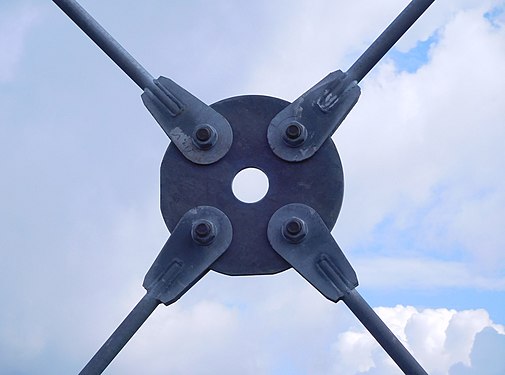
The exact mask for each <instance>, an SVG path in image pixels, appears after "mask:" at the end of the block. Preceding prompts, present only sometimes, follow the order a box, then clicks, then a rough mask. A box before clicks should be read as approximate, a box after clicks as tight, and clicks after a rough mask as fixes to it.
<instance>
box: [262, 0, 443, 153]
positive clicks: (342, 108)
mask: <svg viewBox="0 0 505 375" xmlns="http://www.w3.org/2000/svg"><path fill="white" fill-rule="evenodd" d="M433 2H434V0H413V1H411V2H410V4H409V5H408V6H407V7H406V8H405V9H404V10H403V11H402V12H401V13H400V15H398V17H396V19H395V20H394V21H393V22H392V23H391V24H390V25H389V26H388V27H387V28H386V30H384V32H383V33H382V34H381V35H380V36H379V37H378V38H377V39H376V40H375V41H374V42H373V43H372V45H371V46H370V47H369V48H368V49H367V50H366V51H365V52H364V53H363V54H362V55H361V56H360V57H359V58H358V59H357V60H356V62H355V63H354V64H353V65H352V66H351V67H350V68H349V70H348V71H347V72H346V73H343V72H342V71H340V70H337V71H335V72H333V73H330V74H329V75H328V76H327V77H325V78H324V79H323V80H322V81H320V82H319V83H317V84H316V85H315V86H314V87H312V88H311V89H309V90H308V91H307V92H305V93H304V94H303V95H302V96H300V97H299V98H298V99H296V100H295V101H294V102H293V103H292V104H290V105H289V106H287V107H286V108H285V109H284V110H282V111H281V112H279V114H277V115H276V116H275V117H274V118H273V119H272V122H271V124H270V126H269V128H268V143H269V144H270V147H271V148H272V151H273V152H274V153H275V154H276V155H277V156H278V157H280V158H281V159H283V160H286V161H292V162H300V161H302V160H306V159H308V158H311V157H312V156H313V155H314V154H315V153H316V152H317V151H318V150H319V148H320V147H321V145H322V144H323V143H324V142H325V141H326V139H327V138H329V137H331V135H332V134H333V133H334V132H335V130H337V128H338V126H339V125H340V124H341V123H342V122H343V121H344V119H345V118H346V116H347V115H348V113H349V112H350V111H351V109H352V108H353V107H354V105H355V104H356V102H357V101H358V98H359V95H360V88H359V87H358V86H357V83H358V82H360V81H361V79H363V77H365V75H366V74H367V73H368V72H369V71H370V70H371V69H372V68H373V67H374V66H375V65H376V64H377V63H378V62H379V61H380V59H381V58H382V57H383V56H384V55H385V54H386V53H387V52H388V51H389V50H390V49H391V47H393V45H394V44H395V43H396V42H397V41H398V40H399V39H400V38H401V37H402V35H403V34H404V33H405V32H406V31H407V30H408V29H409V28H410V27H411V26H412V25H413V24H414V22H415V21H416V20H417V19H418V18H419V17H420V16H421V15H422V14H423V13H424V12H425V11H426V9H428V7H429V6H430V5H431V4H432V3H433Z"/></svg>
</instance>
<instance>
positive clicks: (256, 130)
mask: <svg viewBox="0 0 505 375" xmlns="http://www.w3.org/2000/svg"><path fill="white" fill-rule="evenodd" d="M288 104H289V103H288V102H286V101H284V100H281V99H277V98H272V97H267V96H257V95H251V96H239V97H234V98H230V99H225V100H222V101H220V102H217V103H215V104H213V105H212V106H211V107H212V108H214V109H215V110H216V111H218V112H219V113H221V114H222V115H223V116H224V117H225V118H226V119H227V120H228V121H229V123H230V125H231V127H232V129H233V144H232V146H231V149H230V150H229V152H228V153H227V154H226V156H225V157H224V158H222V159H221V160H219V161H218V162H216V163H214V164H210V165H197V164H193V163H191V162H190V161H189V160H187V159H186V158H185V157H184V156H182V154H181V153H180V152H179V150H178V149H177V148H176V147H175V146H173V145H172V144H170V145H169V147H168V149H167V151H166V153H165V157H164V158H163V162H162V164H161V212H162V214H163V218H164V220H165V223H166V225H167V227H168V229H169V230H170V231H172V230H173V229H174V228H175V226H176V224H177V222H178V221H179V219H180V218H181V217H182V216H183V215H184V214H185V213H186V211H188V210H189V209H191V208H193V207H196V206H202V205H206V206H213V207H216V208H218V209H220V210H221V211H223V212H224V213H225V214H226V215H227V216H228V218H229V219H230V221H231V223H232V226H233V240H232V243H231V245H230V247H229V248H228V250H227V251H226V252H225V253H224V255H223V256H221V257H220V258H219V259H218V260H217V261H216V262H215V263H214V264H213V266H212V269H213V270H214V271H217V272H220V273H224V274H227V275H258V274H273V273H277V272H281V271H284V270H286V269H288V268H290V265H289V264H288V263H286V261H285V260H283V259H282V258H281V257H280V256H279V255H278V254H277V253H276V252H275V251H274V250H273V249H272V248H271V246H270V244H269V242H268V238H267V226H268V221H269V220H270V217H271V216H272V215H273V214H274V212H275V211H277V209H279V208H280V207H282V206H284V205H286V204H289V203H303V204H306V205H308V206H310V207H312V208H314V209H315V210H316V211H317V212H318V213H319V215H320V216H321V218H322V219H323V221H324V222H325V224H326V226H327V227H328V228H330V229H331V228H333V225H334V224H335V222H336V220H337V217H338V213H339V211H340V207H341V205H342V198H343V188H344V183H343V173H342V165H341V163H340V158H339V156H338V153H337V149H336V148H335V145H334V144H333V141H332V140H331V139H328V140H327V141H326V142H325V143H324V144H323V146H322V147H321V148H320V149H319V151H318V152H317V153H316V154H315V155H314V156H313V157H311V158H309V159H307V160H304V161H303V162H299V163H291V162H286V161H284V160H282V159H280V158H278V157H277V156H276V155H275V154H274V153H273V152H272V150H271V149H270V146H269V145H268V141H267V128H268V125H269V124H270V121H271V120H272V118H273V117H274V116H275V115H276V114H277V113H279V111H281V110H282V109H284V108H285V107H286V106H287V105H288ZM250 167H253V168H258V169H260V170H262V171H263V172H264V173H265V174H266V175H267V176H268V180H269V189H268V192H267V194H266V196H265V197H264V198H263V199H261V200H260V201H258V202H256V203H244V202H241V201H240V200H238V199H237V198H236V197H235V195H234V194H233V191H232V181H233V179H234V177H235V176H236V175H237V173H238V172H240V171H241V170H243V169H245V168H250Z"/></svg>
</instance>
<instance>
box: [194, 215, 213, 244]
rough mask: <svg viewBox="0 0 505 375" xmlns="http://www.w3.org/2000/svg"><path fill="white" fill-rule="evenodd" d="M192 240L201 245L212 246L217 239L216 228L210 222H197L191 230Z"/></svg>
mask: <svg viewBox="0 0 505 375" xmlns="http://www.w3.org/2000/svg"><path fill="white" fill-rule="evenodd" d="M191 238H193V241H195V242H196V243H197V244H199V245H210V244H211V243H212V242H213V241H214V239H215V238H216V228H215V227H214V224H212V223H211V222H210V221H208V220H197V221H195V222H194V223H193V227H192V228H191Z"/></svg>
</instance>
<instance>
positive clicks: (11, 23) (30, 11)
mask: <svg viewBox="0 0 505 375" xmlns="http://www.w3.org/2000/svg"><path fill="white" fill-rule="evenodd" d="M37 18H38V11H37V10H36V9H35V8H33V7H19V8H15V9H13V10H9V9H8V10H7V12H2V14H0V51H1V53H0V82H8V81H11V80H13V79H14V78H15V73H16V68H17V65H18V63H19V61H20V59H21V58H22V55H23V50H24V44H25V40H26V37H27V35H28V32H29V31H30V29H31V28H32V27H33V25H34V23H35V21H36V20H37Z"/></svg>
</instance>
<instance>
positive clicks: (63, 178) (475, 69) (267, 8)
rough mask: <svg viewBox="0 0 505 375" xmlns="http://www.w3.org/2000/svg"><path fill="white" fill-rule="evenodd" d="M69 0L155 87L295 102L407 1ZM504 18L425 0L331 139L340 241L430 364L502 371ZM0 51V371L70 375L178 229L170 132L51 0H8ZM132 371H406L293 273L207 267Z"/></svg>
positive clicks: (137, 348)
mask: <svg viewBox="0 0 505 375" xmlns="http://www.w3.org/2000/svg"><path fill="white" fill-rule="evenodd" d="M81 3H82V5H83V6H84V7H85V8H86V9H88V11H89V12H90V13H91V14H93V15H94V16H95V17H96V18H97V19H98V21H99V22H101V23H102V24H103V26H104V27H105V28H106V29H108V30H109V32H110V33H111V34H112V35H113V36H115V37H116V38H117V39H118V40H119V41H120V43H122V44H123V45H124V46H125V47H126V48H127V49H128V50H129V51H130V52H131V53H132V54H133V55H134V56H135V57H136V58H137V59H138V60H139V61H140V62H141V63H142V64H143V65H144V66H145V67H146V68H147V70H148V71H150V72H151V74H152V75H154V76H158V75H164V76H167V77H170V78H171V79H173V80H175V81H176V82H178V83H179V84H181V85H182V86H183V87H185V88H187V89H188V90H189V91H191V92H193V93H194V94H195V95H196V96H198V97H200V98H201V99H202V100H204V101H205V102H207V103H212V102H215V101H218V100H221V99H223V98H227V97H231V96H235V95H242V94H263V95H271V96H276V97H280V98H283V99H286V100H294V99H295V98H297V97H298V96H299V95H300V94H301V93H303V92H304V91H305V90H306V89H307V88H308V87H311V86H312V85H313V84H314V83H315V82H317V81H319V80H320V79H321V78H322V77H324V76H325V75H326V74H327V73H328V72H330V71H333V70H336V69H343V70H345V69H346V68H348V67H349V66H350V64H352V62H353V61H354V59H355V58H356V57H357V56H359V54H360V53H361V52H362V51H363V50H364V49H365V48H366V47H367V46H368V45H369V44H370V43H371V42H372V41H373V39H374V38H375V37H376V36H377V35H378V33H379V32H381V31H382V30H383V28H384V27H385V26H386V25H387V24H388V23H389V22H390V21H391V20H392V19H393V18H394V17H395V16H396V14H397V13H399V12H400V11H401V9H402V8H403V7H404V6H405V5H406V4H407V1H404V0H389V1H384V2H377V4H376V3H373V4H370V2H366V1H364V0H361V1H355V2H352V4H348V3H343V2H338V1H318V2H304V1H289V2H288V1H287V0H286V1H270V2H268V1H258V2H246V1H236V2H227V1H224V0H223V1H216V2H213V5H212V6H210V5H209V4H208V3H207V2H203V1H173V2H164V1H154V0H153V1H150V2H143V3H139V2H132V3H129V4H128V7H125V5H124V2H120V1H119V0H114V1H107V2H98V1H91V0H86V1H85V0H82V2H81ZM504 7H505V3H504V2H503V1H498V0H484V1H483V0H464V1H455V0H452V1H450V0H447V1H441V0H439V1H436V2H435V4H434V5H433V6H432V7H431V8H430V9H429V11H428V12H427V13H426V14H425V15H424V16H423V17H422V18H421V20H420V21H419V22H418V23H417V24H416V25H415V27H414V28H413V29H412V30H411V31H409V32H408V33H407V34H406V35H405V37H404V38H403V39H402V40H401V41H400V43H399V44H398V45H397V46H396V48H395V49H394V50H393V51H391V52H390V53H389V54H388V55H387V56H386V58H385V59H384V60H383V61H382V62H381V64H380V65H379V66H377V67H376V68H375V69H374V70H373V71H372V72H371V74H370V75H369V76H367V77H366V78H365V79H364V80H363V81H362V84H361V87H362V96H361V98H360V101H359V102H358V104H357V105H356V107H355V108H354V110H353V112H352V113H351V114H350V115H349V117H348V118H347V119H346V121H345V122H344V124H343V125H342V126H341V127H340V128H339V129H338V131H337V132H336V134H335V135H334V136H333V139H334V142H335V143H336V145H337V148H338V150H339V152H340V156H341V159H342V162H343V165H344V173H345V179H346V180H345V181H346V187H345V196H344V203H343V207H342V212H341V214H340V217H339V219H338V221H337V224H336V225H335V228H334V229H333V231H332V233H333V234H334V236H335V238H336V240H337V241H338V243H339V244H340V247H341V248H342V249H343V250H344V252H345V253H346V255H347V256H348V258H349V260H350V261H351V263H352V264H353V266H354V268H355V269H356V271H357V274H358V277H359V280H360V286H359V290H360V292H361V293H362V294H363V295H364V296H365V297H366V298H367V299H368V301H369V302H370V304H371V305H372V306H373V307H375V308H376V309H377V311H378V313H379V314H380V315H381V316H382V317H383V318H384V319H385V321H386V322H387V323H388V324H389V325H390V326H391V327H392V329H393V331H394V332H395V333H397V335H398V336H399V337H400V339H401V340H403V341H404V342H405V343H406V345H407V346H408V347H409V349H411V350H412V351H413V353H414V355H415V356H416V357H417V358H418V359H419V360H420V362H421V363H422V364H423V365H424V366H425V367H426V368H427V370H428V372H429V373H430V374H444V375H467V374H480V375H494V374H496V375H497V374H503V373H504V372H505V369H504V366H505V361H504V360H503V358H505V328H504V326H505V304H504V302H503V300H504V297H505V255H504V254H505V252H504V251H503V249H504V248H505V234H504V230H503V227H504V223H505V172H504V169H503V162H504V161H505V149H504V148H503V140H504V139H505V126H504V119H505V107H504V106H503V103H505V92H504V91H503V87H505V75H504V74H503V68H502V67H503V66H505V48H504V46H505V26H504V24H505V17H504V12H503V9H504ZM0 51H2V53H1V54H0V171H1V173H2V175H1V176H2V177H1V178H0V210H1V211H2V215H0V228H2V229H0V255H1V259H2V261H1V262H0V285H1V287H0V299H1V300H2V301H3V304H2V309H1V311H0V373H1V374H9V375H10V374H69V373H77V372H78V371H79V370H80V368H81V367H82V366H83V365H84V364H85V363H86V362H87V361H88V360H89V358H90V357H91V356H92V355H93V354H94V352H95V351H96V349H97V348H98V347H99V346H100V345H101V344H102V343H103V341H104V340H105V339H106V338H107V337H108V335H109V334H110V333H111V332H112V330H113V329H114V328H115V327H116V326H117V324H118V323H119V322H120V321H121V320H122V319H123V318H124V316H125V315H126V314H127V313H128V312H129V311H130V309H131V308H132V306H133V305H134V304H135V303H136V301H138V299H139V298H141V296H142V295H143V289H142V287H141V283H142V279H143V276H144V274H145V272H146V271H147V269H148V267H149V266H150V265H151V263H152V261H153V260H154V258H155V257H156V255H157V254H158V252H159V250H160V249H161V247H162V246H163V244H164V242H165V240H166V238H167V236H168V235H169V234H168V231H167V230H166V228H165V227H164V224H163V220H162V218H161V214H160V211H159V166H160V162H161V158H162V156H163V153H164V151H165V148H166V146H167V144H168V141H167V139H166V136H165V135H164V133H163V132H162V131H161V129H160V128H159V127H158V125H157V124H156V123H155V121H154V120H153V119H152V118H151V116H150V115H149V113H148V112H147V111H146V110H145V108H144V106H143V105H142V102H141V100H140V94H141V92H140V90H139V89H138V87H137V86H136V85H135V84H133V83H132V82H131V81H130V80H129V79H128V77H126V76H125V75H124V74H123V73H122V72H121V71H120V70H119V69H118V68H117V67H116V66H115V65H114V64H113V63H112V62H111V61H110V60H109V59H108V58H107V57H106V56H105V55H104V54H103V53H102V52H101V51H100V50H99V49H98V48H97V47H96V46H94V45H93V43H92V42H91V41H90V40H89V39H88V38H87V37H86V36H85V35H84V34H83V33H82V32H81V31H80V30H78V29H77V27H75V25H73V24H72V22H71V21H70V20H69V19H68V18H67V17H66V16H65V15H64V14H63V13H62V12H61V11H60V10H59V9H58V8H57V7H56V6H54V5H53V4H52V2H50V1H47V2H40V1H35V0H19V1H16V2H2V3H0ZM251 188H252V189H254V186H253V185H252V184H251ZM143 366H146V369H145V370H144V372H143V373H148V374H164V373H175V374H208V373H219V374H236V373H243V374H253V373H254V374H332V373H334V374H344V375H353V374H380V375H382V374H396V373H398V370H397V369H396V368H395V367H394V365H392V364H391V362H390V361H388V359H387V357H386V356H385V354H384V353H383V352H382V351H381V349H380V348H379V347H378V346H377V345H376V343H375V342H374V341H373V339H371V338H370V337H369V335H368V334H367V333H366V332H365V331H364V330H363V328H362V327H361V326H360V324H359V322H357V321H356V320H355V318H354V317H353V316H352V315H351V314H350V313H349V312H348V311H347V310H346V308H345V306H344V305H343V304H337V305H334V304H332V303H331V302H328V301H326V300H325V299H324V297H322V296H321V295H319V293H318V292H317V291H315V290H314V289H313V288H312V287H311V286H310V285H308V284H307V283H306V282H305V281H304V280H303V279H302V278H301V277H300V276H298V275H297V274H296V273H295V272H293V271H287V272H284V273H282V274H279V275H276V276H269V277H242V278H231V277H226V276H222V275H219V274H215V273H211V274H209V275H207V276H206V277H205V278H204V279H203V280H202V281H200V282H199V283H198V284H197V285H196V286H195V287H194V288H193V289H191V290H190V291H189V292H188V293H187V294H186V295H185V296H184V297H183V298H182V299H181V300H180V301H178V302H177V303H175V304H174V305H173V306H170V307H168V308H165V307H160V308H158V310H157V311H156V312H155V313H154V314H153V316H152V317H151V318H150V319H149V321H148V322H147V323H146V324H145V326H143V327H142V329H141V330H140V331H139V333H138V334H137V335H136V337H135V338H134V339H133V340H132V341H131V342H130V343H129V344H128V345H127V347H126V348H125V350H124V351H123V352H122V353H121V354H120V355H119V356H118V357H117V359H116V360H115V361H114V363H113V364H112V365H111V366H110V368H109V370H108V372H107V373H109V374H136V373H140V372H141V369H142V368H143Z"/></svg>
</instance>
